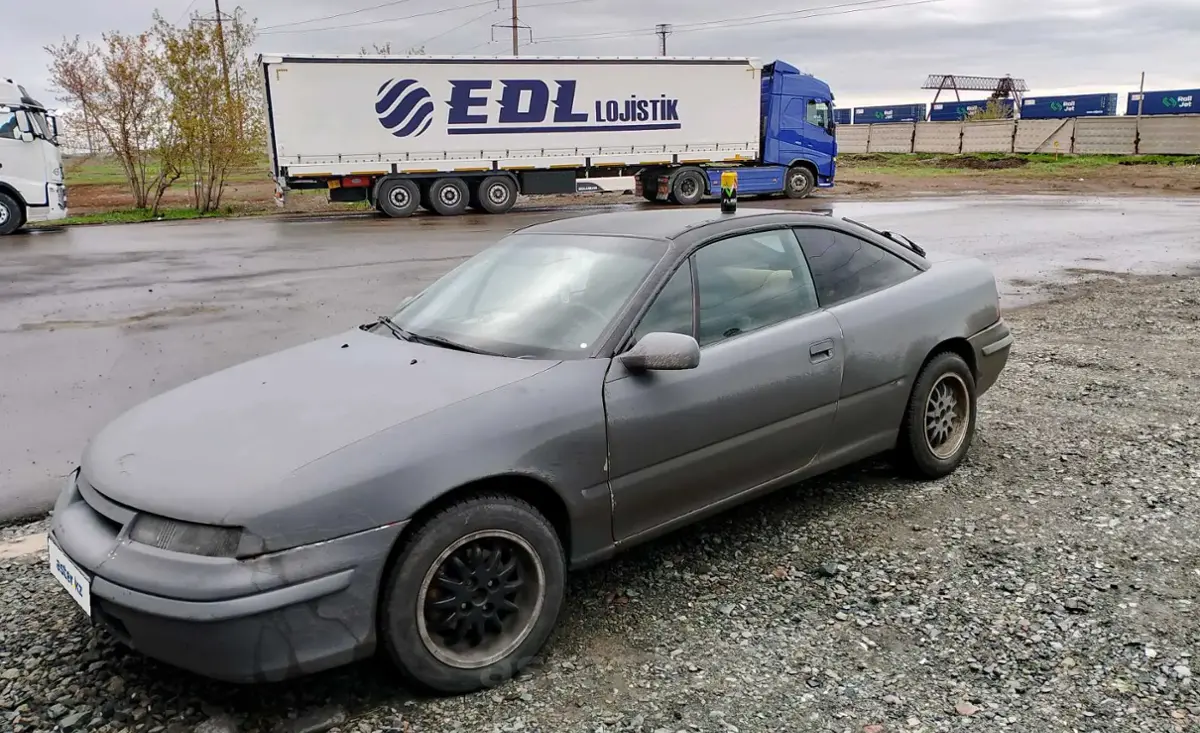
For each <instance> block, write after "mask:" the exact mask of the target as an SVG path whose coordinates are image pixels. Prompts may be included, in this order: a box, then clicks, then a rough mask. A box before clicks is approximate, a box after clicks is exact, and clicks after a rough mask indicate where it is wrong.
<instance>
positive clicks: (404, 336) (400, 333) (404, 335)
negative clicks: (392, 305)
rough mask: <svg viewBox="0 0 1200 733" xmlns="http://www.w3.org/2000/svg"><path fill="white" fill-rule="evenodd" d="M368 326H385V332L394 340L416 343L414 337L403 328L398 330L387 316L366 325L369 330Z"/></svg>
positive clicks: (398, 327)
mask: <svg viewBox="0 0 1200 733" xmlns="http://www.w3.org/2000/svg"><path fill="white" fill-rule="evenodd" d="M370 326H386V327H387V330H389V331H391V332H392V335H393V336H395V337H396V338H398V339H400V340H401V341H416V340H417V339H416V337H415V336H413V335H412V334H411V333H409V332H408V331H405V330H404V329H403V328H400V326H399V325H398V324H397V323H396V322H395V321H393V320H392V319H391V318H390V317H389V316H380V317H379V318H378V319H377V320H376V321H375V322H374V323H372V324H370V325H368V328H370Z"/></svg>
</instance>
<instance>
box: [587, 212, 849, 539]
mask: <svg viewBox="0 0 1200 733" xmlns="http://www.w3.org/2000/svg"><path fill="white" fill-rule="evenodd" d="M652 331H673V332H677V333H686V334H690V335H693V336H695V337H697V340H698V341H699V343H700V347H701V350H700V354H701V355H700V363H699V366H697V367H696V368H695V369H689V370H682V371H657V372H656V371H650V372H641V373H637V372H631V371H629V370H627V369H626V368H625V367H624V366H623V365H622V364H621V363H620V361H619V360H614V361H613V365H612V367H611V368H610V370H609V374H608V376H607V378H606V383H605V385H604V401H605V408H606V411H607V419H608V439H609V485H610V488H611V491H612V497H613V516H614V519H613V523H614V526H613V531H614V536H615V539H616V540H617V541H618V542H621V541H625V540H630V539H633V538H636V537H639V536H645V535H648V534H654V533H656V531H658V530H665V529H667V528H669V526H670V525H671V524H672V523H674V522H676V521H685V520H686V519H689V518H691V517H694V516H696V515H698V514H699V513H703V512H705V511H706V510H714V509H715V508H716V506H715V505H718V504H720V503H721V502H724V501H726V500H729V499H732V498H733V497H736V496H737V495H739V494H742V493H743V492H746V491H750V490H752V489H755V488H756V487H759V486H762V485H763V484H766V483H767V482H770V481H772V480H773V479H778V478H781V477H784V476H786V475H788V474H790V473H792V472H795V471H798V470H799V469H801V468H803V467H804V466H806V465H807V464H808V463H809V462H810V461H811V460H812V459H813V457H814V456H816V455H817V453H818V452H819V451H820V449H821V446H822V443H823V442H824V439H825V435H826V433H827V432H828V429H829V428H830V426H831V425H832V423H833V419H834V414H835V412H836V409H837V394H838V390H839V386H840V384H841V373H842V363H843V359H844V355H843V346H842V336H841V331H840V329H839V327H838V325H837V321H836V319H834V318H833V316H831V315H830V314H828V313H826V312H824V311H821V310H820V309H819V308H818V302H817V298H816V293H815V288H814V286H813V283H812V278H811V276H810V274H809V271H808V265H807V261H806V260H805V258H804V256H803V253H802V252H801V250H800V248H799V245H798V243H797V241H796V238H795V235H794V234H793V233H792V232H791V231H790V229H786V228H781V229H775V230H768V231H759V232H754V233H749V234H741V235H737V236H732V237H728V238H725V239H721V240H718V241H716V242H713V243H710V244H707V245H705V246H704V247H702V248H700V249H699V250H698V251H696V252H695V253H694V254H693V255H692V256H691V257H689V258H688V259H687V260H686V261H684V262H683V263H682V264H681V266H680V267H679V269H677V270H676V271H675V273H674V274H673V275H672V277H671V278H670V279H669V280H668V281H667V283H666V284H665V285H664V287H663V289H662V290H661V291H660V293H659V294H658V296H657V297H656V299H655V300H654V301H653V302H652V304H651V305H650V307H649V309H648V310H647V311H646V312H645V315H644V316H643V317H642V319H641V320H640V322H639V323H638V325H637V327H636V328H635V329H634V332H633V338H634V340H636V339H637V338H639V337H641V336H643V335H644V334H646V333H649V332H652Z"/></svg>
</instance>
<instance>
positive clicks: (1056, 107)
mask: <svg viewBox="0 0 1200 733" xmlns="http://www.w3.org/2000/svg"><path fill="white" fill-rule="evenodd" d="M1050 109H1051V110H1053V111H1054V112H1062V110H1063V103H1062V102H1051V103H1050Z"/></svg>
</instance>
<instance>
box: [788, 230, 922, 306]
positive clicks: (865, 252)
mask: <svg viewBox="0 0 1200 733" xmlns="http://www.w3.org/2000/svg"><path fill="white" fill-rule="evenodd" d="M796 236H797V237H798V238H799V240H800V246H801V247H802V248H803V250H804V256H805V258H806V259H807V260H808V266H809V269H810V270H811V271H812V277H813V282H814V284H815V285H816V288H817V298H818V299H819V300H820V302H821V306H822V307H826V308H828V307H829V306H832V305H836V304H838V303H842V302H845V301H847V300H851V299H853V298H857V297H859V296H861V295H866V294H867V293H873V292H875V291H878V290H882V289H884V288H889V287H891V286H893V285H898V284H899V283H902V282H904V281H905V280H908V279H909V278H911V277H913V276H914V275H916V274H917V273H918V272H919V270H918V269H917V268H916V267H914V266H913V265H912V264H910V263H909V262H907V261H905V260H904V259H903V258H901V257H898V256H896V255H894V254H892V253H891V252H889V251H887V250H886V249H884V248H883V247H880V246H878V245H876V244H873V243H871V242H868V241H867V240H865V239H860V238H858V237H856V236H853V235H851V234H845V233H843V232H839V231H835V230H833V229H821V228H800V229H797V230H796Z"/></svg>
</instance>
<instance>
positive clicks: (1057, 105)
mask: <svg viewBox="0 0 1200 733" xmlns="http://www.w3.org/2000/svg"><path fill="white" fill-rule="evenodd" d="M1116 113H1117V95H1116V94H1076V95H1074V96H1062V97H1028V98H1026V99H1025V100H1023V101H1022V102H1021V117H1024V118H1025V119H1027V120H1049V119H1062V118H1066V117H1111V116H1113V115H1115V114H1116Z"/></svg>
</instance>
